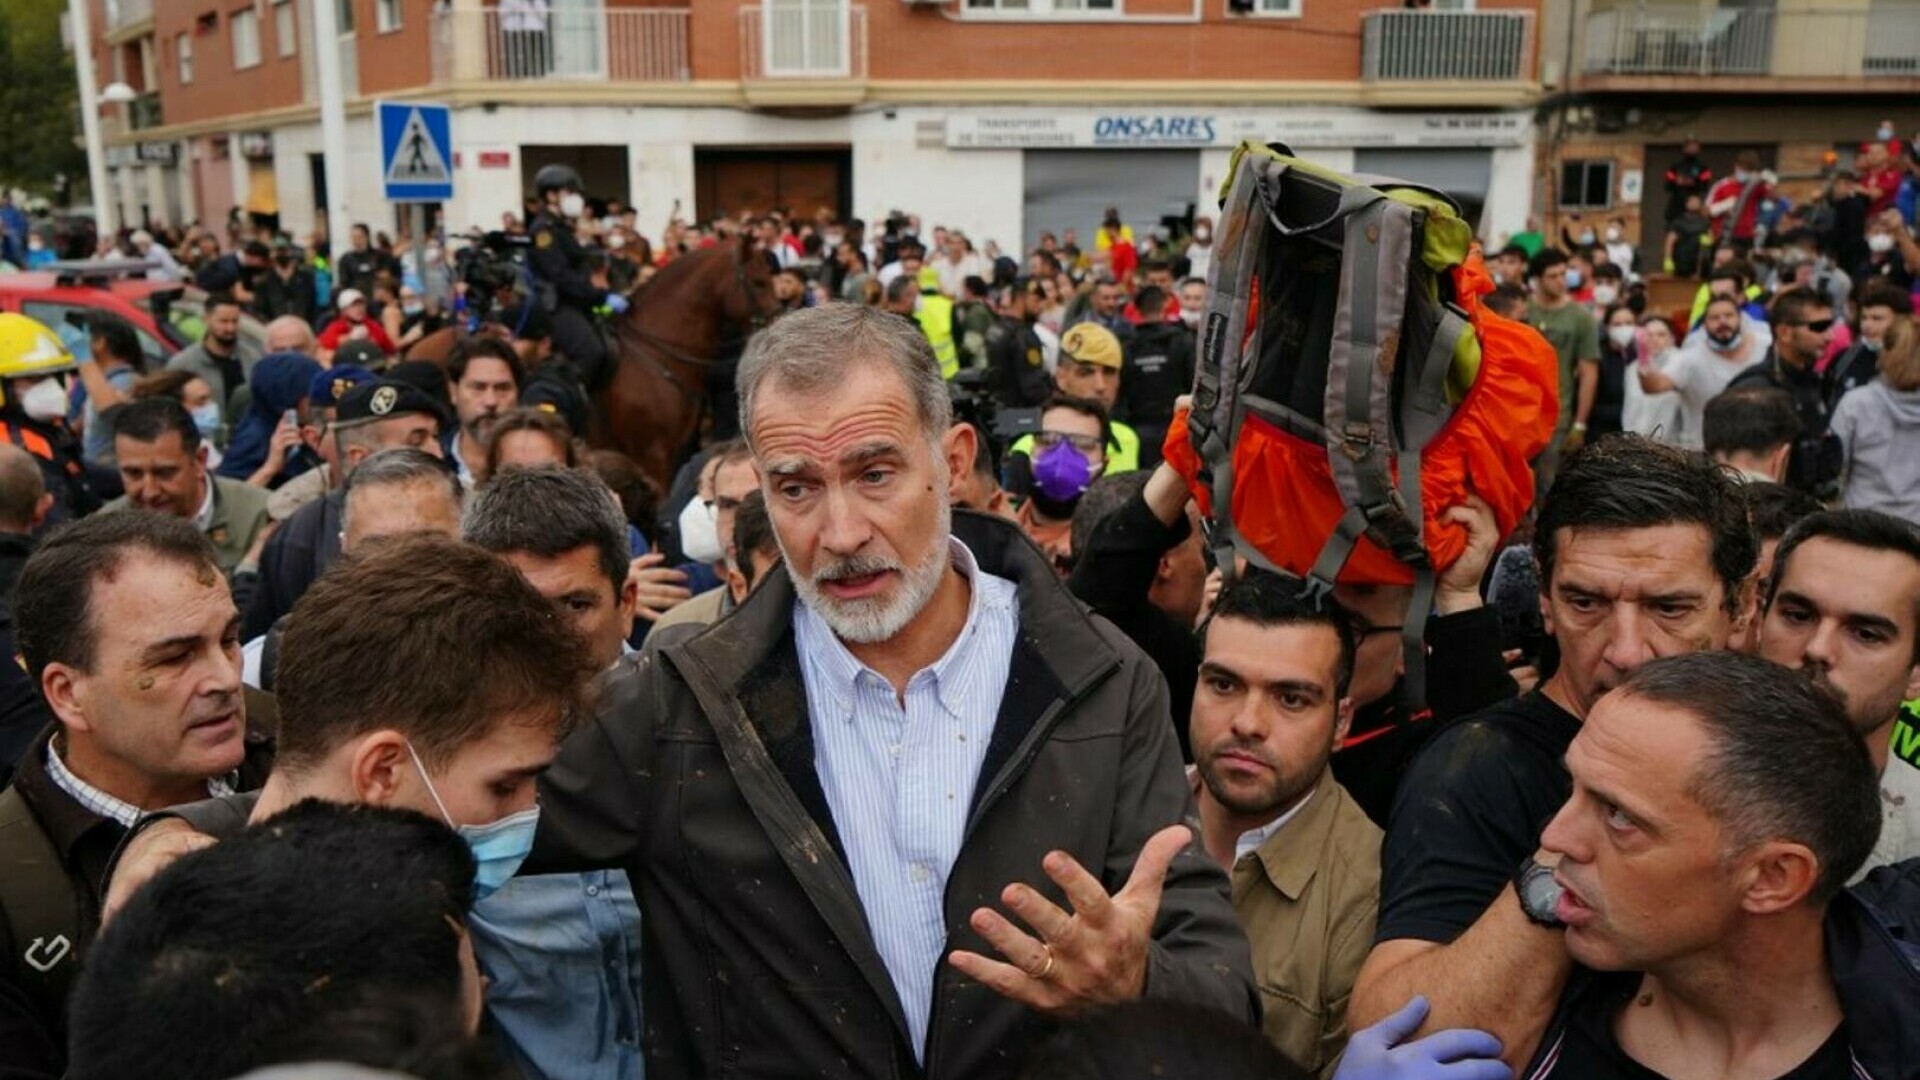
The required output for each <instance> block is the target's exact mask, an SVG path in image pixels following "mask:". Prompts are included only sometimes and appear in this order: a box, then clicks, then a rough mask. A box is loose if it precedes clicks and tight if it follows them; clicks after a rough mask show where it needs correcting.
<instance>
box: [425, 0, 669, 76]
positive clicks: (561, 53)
mask: <svg viewBox="0 0 1920 1080" xmlns="http://www.w3.org/2000/svg"><path fill="white" fill-rule="evenodd" d="M687 23H688V9H686V8H573V7H568V8H557V9H555V10H552V11H550V12H549V13H548V14H547V15H546V16H545V18H544V27H545V28H544V29H523V28H521V27H520V26H518V25H513V24H512V20H506V21H503V20H502V18H501V14H500V12H499V10H498V9H496V8H486V9H484V10H480V11H443V12H440V13H439V14H436V15H435V16H434V35H435V47H434V50H433V67H434V71H433V74H434V79H435V81H438V82H445V81H449V80H476V79H478V80H486V81H489V82H525V81H554V80H558V81H574V82H616V83H621V82H625V83H653V82H685V81H687V80H689V79H691V78H692V77H693V69H692V63H691V61H690V60H689V58H688V53H687ZM510 25H512V28H509V26H510Z"/></svg>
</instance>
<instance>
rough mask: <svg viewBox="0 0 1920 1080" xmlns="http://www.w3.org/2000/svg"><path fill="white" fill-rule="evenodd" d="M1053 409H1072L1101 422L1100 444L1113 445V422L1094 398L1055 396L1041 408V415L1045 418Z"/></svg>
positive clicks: (1103, 407) (1103, 406) (1048, 399)
mask: <svg viewBox="0 0 1920 1080" xmlns="http://www.w3.org/2000/svg"><path fill="white" fill-rule="evenodd" d="M1053 409H1071V410H1072V411H1074V412H1077V413H1079V414H1080V415H1082V416H1091V417H1093V418H1094V419H1095V420H1098V421H1100V442H1101V443H1102V444H1104V445H1107V446H1112V445H1113V421H1112V419H1110V418H1109V416H1108V413H1107V407H1106V406H1105V405H1102V404H1100V403H1099V402H1098V401H1095V400H1093V399H1092V398H1086V397H1075V396H1073V395H1072V394H1054V395H1052V396H1051V397H1049V398H1047V403H1046V404H1045V405H1042V406H1040V415H1041V416H1045V415H1046V414H1047V413H1048V412H1049V411H1051V410H1053Z"/></svg>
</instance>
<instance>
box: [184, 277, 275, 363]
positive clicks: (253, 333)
mask: <svg viewBox="0 0 1920 1080" xmlns="http://www.w3.org/2000/svg"><path fill="white" fill-rule="evenodd" d="M165 316H166V322H167V325H168V326H171V327H172V328H173V329H174V330H175V331H177V332H178V333H179V334H180V336H181V337H183V338H185V339H186V342H187V344H189V345H192V344H194V343H196V342H198V341H199V340H200V339H201V338H203V337H205V336H206V333H207V294H206V293H205V292H203V291H202V290H200V289H197V288H193V287H188V289H187V290H186V292H185V293H184V294H182V295H180V296H177V297H175V298H174V299H173V300H171V301H169V302H167V304H166V312H165ZM240 336H241V337H243V338H245V339H246V340H248V341H250V342H252V343H253V344H254V346H256V347H257V348H259V349H260V350H261V351H262V352H265V351H266V346H267V327H266V324H264V323H262V322H261V321H260V320H259V319H256V318H254V317H253V316H252V315H249V314H247V313H246V312H244V311H242V312H241V313H240Z"/></svg>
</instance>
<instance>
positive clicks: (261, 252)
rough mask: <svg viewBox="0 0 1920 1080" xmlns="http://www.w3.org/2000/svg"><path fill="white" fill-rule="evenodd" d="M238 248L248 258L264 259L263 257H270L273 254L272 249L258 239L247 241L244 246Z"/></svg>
mask: <svg viewBox="0 0 1920 1080" xmlns="http://www.w3.org/2000/svg"><path fill="white" fill-rule="evenodd" d="M240 250H241V252H242V253H244V254H245V255H246V256H247V257H248V258H253V259H265V258H270V257H271V256H272V255H273V251H272V249H270V248H268V247H267V245H265V244H263V243H261V242H260V241H258V240H249V241H247V243H246V246H245V247H243V248H241V249H240Z"/></svg>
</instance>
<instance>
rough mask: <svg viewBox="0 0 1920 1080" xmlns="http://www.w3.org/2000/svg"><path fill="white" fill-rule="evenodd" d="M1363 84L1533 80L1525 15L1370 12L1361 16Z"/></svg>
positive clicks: (1528, 16) (1530, 25)
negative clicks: (1364, 81) (1366, 82)
mask: <svg viewBox="0 0 1920 1080" xmlns="http://www.w3.org/2000/svg"><path fill="white" fill-rule="evenodd" d="M1361 26H1362V29H1361V37H1360V42H1361V69H1360V71H1361V78H1363V79H1365V80H1367V81H1369V82H1429V81H1448V80H1452V81H1474V82H1510V81H1516V80H1525V79H1531V78H1532V77H1533V55H1534V53H1533V13H1532V12H1530V11H1405V10H1397V11H1370V12H1367V13H1366V14H1365V15H1363V16H1361Z"/></svg>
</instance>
